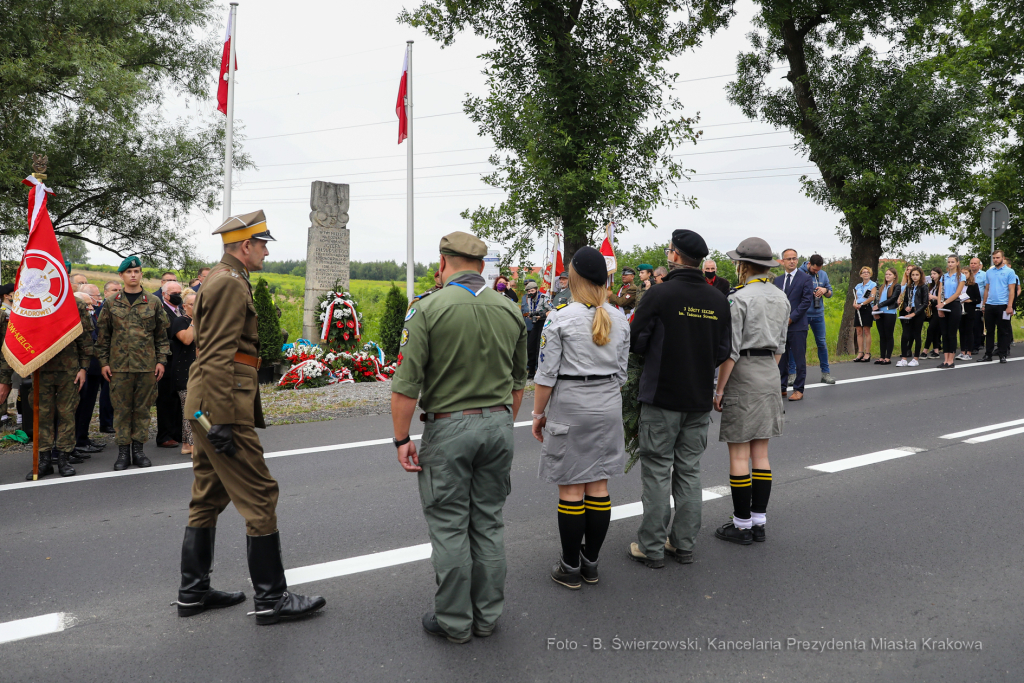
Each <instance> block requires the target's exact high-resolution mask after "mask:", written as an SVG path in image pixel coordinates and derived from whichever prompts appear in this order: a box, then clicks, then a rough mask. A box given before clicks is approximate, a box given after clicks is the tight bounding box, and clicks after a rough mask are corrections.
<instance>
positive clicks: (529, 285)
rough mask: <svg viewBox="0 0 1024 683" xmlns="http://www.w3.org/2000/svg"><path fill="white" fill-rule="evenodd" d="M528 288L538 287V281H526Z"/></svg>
mask: <svg viewBox="0 0 1024 683" xmlns="http://www.w3.org/2000/svg"><path fill="white" fill-rule="evenodd" d="M526 289H537V283H536V282H534V281H533V280H527V281H526Z"/></svg>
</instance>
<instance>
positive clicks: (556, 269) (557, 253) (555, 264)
mask: <svg viewBox="0 0 1024 683" xmlns="http://www.w3.org/2000/svg"><path fill="white" fill-rule="evenodd" d="M552 238H553V243H552V245H551V253H550V254H549V255H548V259H549V261H548V275H549V277H548V281H549V282H550V283H551V291H556V290H557V289H558V287H557V286H556V285H555V283H556V282H557V281H558V276H559V275H561V274H562V272H563V271H564V270H565V266H564V265H563V264H562V244H561V243H562V233H561V231H560V230H557V229H556V230H555V231H554V233H553V234H552Z"/></svg>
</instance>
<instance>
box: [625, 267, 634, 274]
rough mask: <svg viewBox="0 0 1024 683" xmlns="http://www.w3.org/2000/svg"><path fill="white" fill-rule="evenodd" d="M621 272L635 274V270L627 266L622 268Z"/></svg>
mask: <svg viewBox="0 0 1024 683" xmlns="http://www.w3.org/2000/svg"><path fill="white" fill-rule="evenodd" d="M622 274H623V275H636V271H635V270H633V269H632V268H630V267H628V266H627V267H625V268H623V269H622Z"/></svg>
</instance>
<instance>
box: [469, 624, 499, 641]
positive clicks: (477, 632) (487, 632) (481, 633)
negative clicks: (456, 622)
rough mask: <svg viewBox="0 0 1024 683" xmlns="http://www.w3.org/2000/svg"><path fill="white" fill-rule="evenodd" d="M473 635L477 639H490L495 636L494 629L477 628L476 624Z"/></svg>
mask: <svg viewBox="0 0 1024 683" xmlns="http://www.w3.org/2000/svg"><path fill="white" fill-rule="evenodd" d="M473 635H474V636H476V637H477V638H489V637H491V636H492V635H494V627H493V626H492V627H491V628H477V626H476V624H473Z"/></svg>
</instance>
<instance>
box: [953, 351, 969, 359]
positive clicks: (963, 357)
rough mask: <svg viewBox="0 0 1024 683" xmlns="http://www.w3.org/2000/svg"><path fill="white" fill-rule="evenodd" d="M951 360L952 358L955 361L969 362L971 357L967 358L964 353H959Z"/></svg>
mask: <svg viewBox="0 0 1024 683" xmlns="http://www.w3.org/2000/svg"><path fill="white" fill-rule="evenodd" d="M953 358H954V359H955V360H970V359H971V357H970V356H968V355H967V354H966V353H964V352H963V351H961V352H960V353H958V354H956V355H955V356H953Z"/></svg>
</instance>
